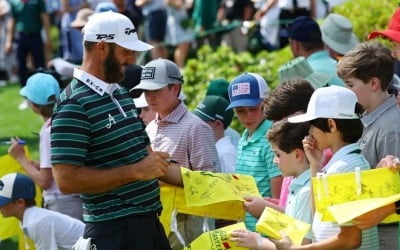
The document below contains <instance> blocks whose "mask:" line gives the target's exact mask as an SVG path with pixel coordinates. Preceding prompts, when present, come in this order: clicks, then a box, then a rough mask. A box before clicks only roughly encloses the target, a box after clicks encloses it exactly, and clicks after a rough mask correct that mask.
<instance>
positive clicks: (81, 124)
mask: <svg viewBox="0 0 400 250" xmlns="http://www.w3.org/2000/svg"><path fill="white" fill-rule="evenodd" d="M89 135H90V123H89V121H88V117H87V115H86V112H85V110H84V109H83V107H82V106H81V105H80V104H79V103H78V102H77V101H76V100H74V99H67V100H65V101H64V102H63V103H61V105H60V106H58V108H57V110H56V112H55V113H54V115H53V118H52V125H51V163H52V164H60V163H68V164H74V165H84V162H85V160H86V156H87V148H88V145H89V143H90V142H89V138H90V136H89Z"/></svg>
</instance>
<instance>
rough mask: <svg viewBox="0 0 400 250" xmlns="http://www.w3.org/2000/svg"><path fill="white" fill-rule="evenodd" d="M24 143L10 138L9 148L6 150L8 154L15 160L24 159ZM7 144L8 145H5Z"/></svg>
mask: <svg viewBox="0 0 400 250" xmlns="http://www.w3.org/2000/svg"><path fill="white" fill-rule="evenodd" d="M25 143H26V142H25V141H24V140H21V139H19V138H18V137H17V138H11V140H10V143H9V144H11V146H10V147H9V148H8V153H9V154H10V155H11V156H12V157H13V158H14V159H16V160H18V158H21V157H25V149H24V145H25ZM7 144H8V143H7Z"/></svg>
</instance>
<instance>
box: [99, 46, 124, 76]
mask: <svg viewBox="0 0 400 250" xmlns="http://www.w3.org/2000/svg"><path fill="white" fill-rule="evenodd" d="M103 70H104V74H105V78H106V81H107V82H109V83H118V82H120V81H121V80H122V78H123V75H121V68H120V63H119V62H118V60H117V58H116V57H115V48H114V45H111V46H110V51H109V52H108V55H107V58H106V60H105V61H104V63H103Z"/></svg>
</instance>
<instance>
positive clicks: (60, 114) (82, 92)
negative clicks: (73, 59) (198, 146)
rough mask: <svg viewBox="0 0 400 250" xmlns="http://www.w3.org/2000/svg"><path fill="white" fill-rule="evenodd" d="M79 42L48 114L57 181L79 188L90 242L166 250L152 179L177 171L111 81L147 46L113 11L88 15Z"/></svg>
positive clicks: (125, 94) (107, 246) (128, 99)
mask: <svg viewBox="0 0 400 250" xmlns="http://www.w3.org/2000/svg"><path fill="white" fill-rule="evenodd" d="M83 40H84V43H83V45H84V55H83V63H82V66H81V67H80V69H77V68H75V71H74V79H73V80H72V82H71V83H70V85H69V86H68V87H66V89H65V91H64V92H63V93H62V94H61V103H60V104H59V105H58V107H57V109H56V111H55V114H54V115H53V119H52V130H51V161H52V164H53V170H54V176H55V179H56V181H57V184H58V185H59V188H60V190H61V191H62V192H64V193H81V198H82V199H83V203H84V208H85V209H84V214H83V219H84V221H85V222H86V226H85V233H84V238H85V239H89V238H90V239H91V242H90V243H89V244H88V245H89V246H90V247H92V248H97V249H149V250H160V249H162V250H164V249H170V246H169V243H168V240H167V238H166V237H165V233H164V230H163V228H162V226H161V224H160V222H159V219H158V215H159V214H160V212H161V209H162V207H161V202H160V193H159V186H158V179H157V178H160V179H162V180H164V181H167V182H171V180H170V179H168V178H169V177H170V174H171V171H174V170H176V171H177V173H180V172H179V171H180V169H179V168H178V167H174V166H173V165H170V164H169V162H168V161H167V159H168V158H169V154H168V153H163V152H152V151H151V149H150V147H149V139H148V137H147V135H146V133H144V131H143V125H142V123H141V121H140V118H139V115H138V113H137V110H136V109H135V107H134V105H133V100H132V98H131V97H130V96H129V95H128V91H127V90H126V88H120V87H119V86H118V85H117V84H116V83H118V82H120V81H121V80H122V78H123V76H124V69H125V68H126V67H127V65H128V64H131V63H134V62H135V59H136V51H145V50H150V49H151V48H152V46H151V45H149V44H147V43H144V42H142V41H140V40H139V39H138V36H137V32H136V28H135V27H134V25H133V24H132V22H131V21H130V20H129V18H127V17H126V16H124V15H122V14H119V13H114V12H102V13H96V14H93V15H92V16H91V18H90V19H89V21H88V23H87V24H86V25H85V27H84V29H83ZM71 121H73V122H71ZM179 176H180V175H179ZM178 184H179V183H178Z"/></svg>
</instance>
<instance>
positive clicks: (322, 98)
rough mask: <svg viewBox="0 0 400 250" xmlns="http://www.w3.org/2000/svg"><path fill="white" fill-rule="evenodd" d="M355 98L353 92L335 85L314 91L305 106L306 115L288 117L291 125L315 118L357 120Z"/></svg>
mask: <svg viewBox="0 0 400 250" xmlns="http://www.w3.org/2000/svg"><path fill="white" fill-rule="evenodd" d="M356 103H357V96H356V95H355V94H354V92H353V91H351V90H349V89H347V88H345V87H340V86H336V85H332V86H329V87H323V88H319V89H316V90H315V91H314V93H313V94H312V96H311V98H310V102H309V103H308V106H307V113H305V114H301V115H295V116H292V117H289V119H288V121H289V122H291V123H299V122H307V121H312V120H314V119H317V118H332V119H359V116H358V115H357V114H356V113H355V108H356Z"/></svg>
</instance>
